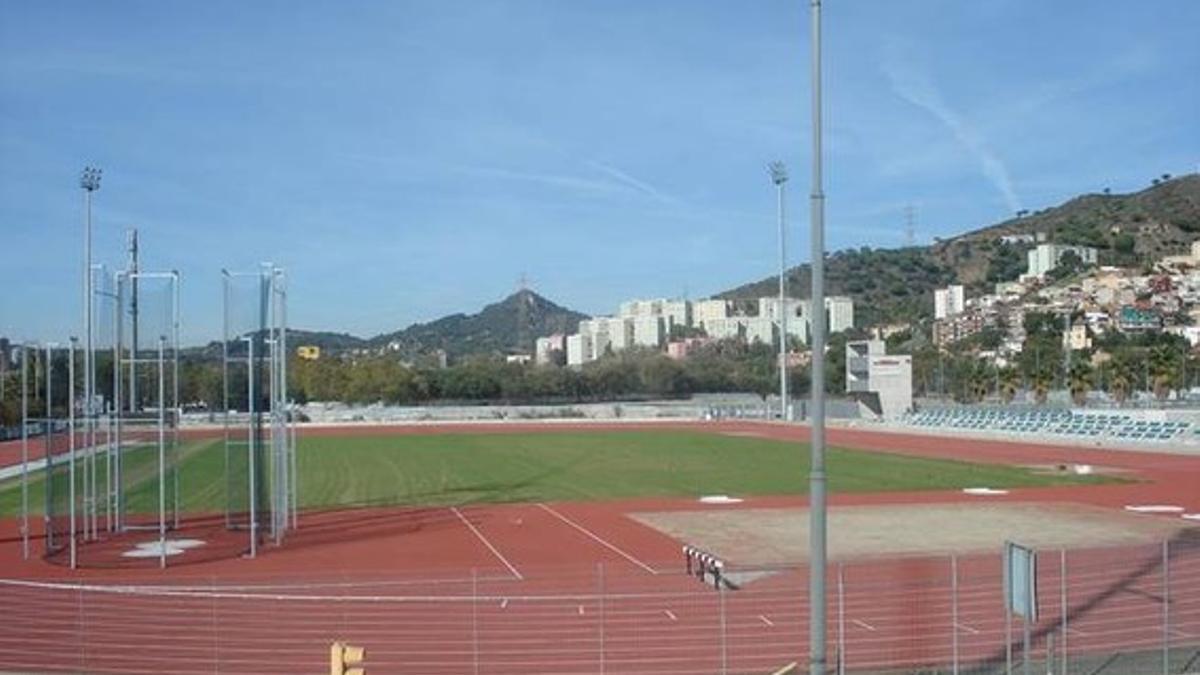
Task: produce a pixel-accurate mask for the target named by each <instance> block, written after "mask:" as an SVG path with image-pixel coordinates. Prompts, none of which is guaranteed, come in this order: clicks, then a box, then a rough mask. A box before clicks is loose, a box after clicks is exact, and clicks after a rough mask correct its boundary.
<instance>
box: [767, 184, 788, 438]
mask: <svg viewBox="0 0 1200 675" xmlns="http://www.w3.org/2000/svg"><path fill="white" fill-rule="evenodd" d="M767 168H768V170H769V171H770V172H771V182H772V183H774V184H775V188H776V192H777V193H778V201H779V208H778V212H779V309H778V312H779V419H780V420H783V421H785V422H786V421H787V420H788V373H787V339H788V325H787V320H788V309H787V292H786V284H787V282H786V278H787V277H786V275H787V235H786V225H785V218H784V200H783V198H784V190H783V185H784V183H786V182H787V179H788V175H787V166H785V165H784V163H783V162H771V163H770V164H769V165H768V167H767Z"/></svg>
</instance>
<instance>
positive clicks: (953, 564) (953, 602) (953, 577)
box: [950, 554, 958, 675]
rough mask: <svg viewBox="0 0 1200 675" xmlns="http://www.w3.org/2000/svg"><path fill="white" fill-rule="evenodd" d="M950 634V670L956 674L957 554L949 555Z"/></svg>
mask: <svg viewBox="0 0 1200 675" xmlns="http://www.w3.org/2000/svg"><path fill="white" fill-rule="evenodd" d="M950 635H951V654H952V658H953V661H952V662H951V671H952V673H953V675H958V556H957V555H954V554H951V555H950Z"/></svg>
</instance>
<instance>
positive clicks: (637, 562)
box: [538, 504, 658, 574]
mask: <svg viewBox="0 0 1200 675" xmlns="http://www.w3.org/2000/svg"><path fill="white" fill-rule="evenodd" d="M538 506H540V507H541V508H542V509H543V510H545V511H546V512H547V513H549V514H550V515H552V516H554V517H555V518H558V519H559V520H561V521H563V522H564V523H566V524H568V525H570V526H571V527H573V528H575V529H577V530H579V531H580V532H582V533H584V534H586V535H587V536H589V537H591V538H592V540H593V541H595V542H596V543H598V544H600V545H601V546H603V547H605V548H607V549H608V550H610V551H612V552H614V553H616V554H617V555H619V556H621V557H622V558H624V559H626V560H628V561H629V562H631V563H633V564H634V565H637V566H638V567H640V568H642V569H644V570H646V571H647V572H649V573H650V574H658V570H656V569H654V568H653V567H651V566H649V565H647V564H646V563H644V562H642V561H641V560H638V559H637V558H635V557H633V556H632V555H629V554H628V553H626V552H625V551H622V550H621V549H619V548H617V547H616V546H614V545H613V544H611V543H609V542H608V541H606V540H604V539H603V538H601V537H600V536H598V535H596V534H595V533H594V532H592V531H591V530H589V529H587V528H586V527H584V526H582V525H580V524H579V523H577V522H575V521H573V520H571V519H570V518H568V517H566V516H564V515H563V514H561V513H559V512H558V511H555V510H554V509H552V508H550V507H549V506H547V505H545V504H538Z"/></svg>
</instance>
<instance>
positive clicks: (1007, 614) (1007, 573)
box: [1004, 551, 1012, 675]
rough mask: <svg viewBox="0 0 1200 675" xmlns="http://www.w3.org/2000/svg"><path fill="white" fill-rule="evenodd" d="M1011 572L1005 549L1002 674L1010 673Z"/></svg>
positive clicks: (1010, 674) (1009, 674) (1007, 674)
mask: <svg viewBox="0 0 1200 675" xmlns="http://www.w3.org/2000/svg"><path fill="white" fill-rule="evenodd" d="M1011 580H1012V572H1011V570H1009V560H1008V553H1007V551H1006V552H1005V554H1004V675H1012V607H1011V606H1009V603H1008V600H1009V597H1008V584H1009V583H1011Z"/></svg>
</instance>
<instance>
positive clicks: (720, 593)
mask: <svg viewBox="0 0 1200 675" xmlns="http://www.w3.org/2000/svg"><path fill="white" fill-rule="evenodd" d="M717 598H718V604H719V606H720V611H721V675H727V674H728V673H729V650H728V646H727V645H726V642H725V641H726V636H725V589H724V588H723V587H720V586H718V587H717Z"/></svg>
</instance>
